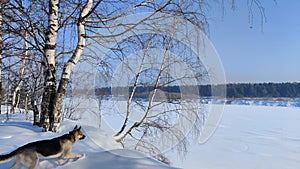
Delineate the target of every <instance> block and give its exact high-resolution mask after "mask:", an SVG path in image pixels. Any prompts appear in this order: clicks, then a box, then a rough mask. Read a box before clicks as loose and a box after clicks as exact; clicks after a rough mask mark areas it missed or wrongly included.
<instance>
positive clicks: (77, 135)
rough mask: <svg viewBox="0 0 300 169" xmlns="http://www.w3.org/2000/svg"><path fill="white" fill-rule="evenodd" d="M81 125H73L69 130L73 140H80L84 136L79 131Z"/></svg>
mask: <svg viewBox="0 0 300 169" xmlns="http://www.w3.org/2000/svg"><path fill="white" fill-rule="evenodd" d="M80 129H81V126H80V127H79V128H78V127H77V125H76V126H75V127H74V129H73V130H72V131H70V134H72V135H73V136H74V138H75V141H77V140H82V139H84V138H85V135H84V134H83V133H82V132H81V131H80Z"/></svg>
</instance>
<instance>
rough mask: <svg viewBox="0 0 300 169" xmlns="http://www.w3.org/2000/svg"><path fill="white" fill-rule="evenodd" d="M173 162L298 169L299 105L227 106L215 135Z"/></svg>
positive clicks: (194, 168)
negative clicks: (184, 156)
mask: <svg viewBox="0 0 300 169" xmlns="http://www.w3.org/2000/svg"><path fill="white" fill-rule="evenodd" d="M174 159H176V158H174ZM173 161H174V160H173ZM173 165H176V166H179V167H183V168H186V169H254V168H255V169H299V168H300V108H297V107H270V106H246V105H226V106H225V109H224V113H223V118H222V120H221V123H220V125H219V128H218V129H217V130H216V132H215V133H214V135H213V136H212V137H211V138H210V139H209V140H208V141H207V142H206V143H205V144H201V145H200V144H195V145H192V146H191V152H190V153H189V154H188V156H187V157H186V159H184V160H178V159H177V160H175V163H174V164H173Z"/></svg>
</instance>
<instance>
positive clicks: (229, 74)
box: [209, 0, 300, 82]
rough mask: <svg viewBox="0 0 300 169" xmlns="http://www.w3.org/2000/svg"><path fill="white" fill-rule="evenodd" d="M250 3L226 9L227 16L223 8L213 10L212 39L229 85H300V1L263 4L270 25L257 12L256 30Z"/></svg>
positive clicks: (279, 0) (265, 1) (241, 3)
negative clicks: (258, 83)
mask: <svg viewBox="0 0 300 169" xmlns="http://www.w3.org/2000/svg"><path fill="white" fill-rule="evenodd" d="M246 2H247V1H246V0H245V1H244V0H242V1H237V4H236V9H235V11H232V10H230V7H229V6H228V7H225V8H226V9H225V15H224V16H222V12H221V11H222V10H221V8H216V7H215V8H213V9H212V10H211V11H210V19H209V22H210V35H209V36H210V39H211V41H212V42H213V44H214V46H215V48H216V49H217V51H218V53H219V55H220V58H221V60H222V63H223V66H224V69H225V73H226V79H227V82H300V10H299V9H300V1H299V0H289V1H284V0H277V4H276V3H274V1H273V0H264V1H262V4H263V6H264V8H265V15H266V18H267V22H266V23H264V24H263V25H261V18H260V15H259V13H258V11H254V12H255V15H254V23H253V27H252V28H250V27H251V25H250V23H249V19H248V16H249V13H248V7H247V3H246ZM262 29H263V30H262Z"/></svg>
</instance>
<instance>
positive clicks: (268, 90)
mask: <svg viewBox="0 0 300 169" xmlns="http://www.w3.org/2000/svg"><path fill="white" fill-rule="evenodd" d="M220 86H221V85H199V86H198V89H199V96H200V97H211V96H212V94H211V93H212V88H216V89H217V88H218V87H220ZM222 86H224V85H222ZM184 87H186V88H189V87H191V86H184ZM180 88H182V87H179V86H164V87H160V90H161V91H163V92H164V95H166V96H167V97H168V98H173V99H174V98H176V99H179V98H180V94H181V93H180ZM120 90H124V89H120ZM131 90H132V87H129V88H128V91H129V93H130V91H131ZM111 91H112V89H111V88H110V87H103V88H97V89H96V90H95V93H96V96H98V97H107V96H111V95H112V92H111ZM152 91H153V87H152V86H139V87H137V89H136V94H135V98H146V97H148V96H149V93H150V92H152ZM192 93H196V92H193V91H191V93H190V94H192ZM119 97H120V96H119ZM226 97H227V98H243V97H250V98H279V97H285V98H300V83H299V82H294V83H288V82H286V83H230V84H227V85H226Z"/></svg>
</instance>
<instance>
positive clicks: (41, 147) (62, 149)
mask: <svg viewBox="0 0 300 169" xmlns="http://www.w3.org/2000/svg"><path fill="white" fill-rule="evenodd" d="M80 129H81V127H79V128H78V127H77V125H76V126H75V128H74V129H73V130H72V131H70V132H69V133H68V134H65V135H62V136H60V137H56V138H53V139H50V140H40V141H35V142H31V143H28V144H26V145H24V146H22V147H19V148H18V149H16V150H14V151H12V152H11V153H9V154H5V155H0V162H1V163H3V162H8V161H10V160H11V159H12V158H13V157H14V156H16V160H15V162H14V164H13V165H12V166H11V169H17V168H20V167H21V166H22V165H25V166H27V167H28V169H34V168H35V167H36V166H37V164H38V160H39V157H45V158H57V161H58V164H60V165H61V164H63V163H64V161H65V160H64V159H68V158H80V157H83V154H72V153H71V149H72V146H73V144H74V143H75V142H76V141H78V140H82V139H84V138H85V135H83V134H82V132H81V131H80Z"/></svg>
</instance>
